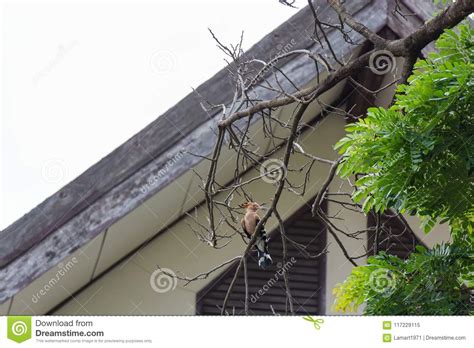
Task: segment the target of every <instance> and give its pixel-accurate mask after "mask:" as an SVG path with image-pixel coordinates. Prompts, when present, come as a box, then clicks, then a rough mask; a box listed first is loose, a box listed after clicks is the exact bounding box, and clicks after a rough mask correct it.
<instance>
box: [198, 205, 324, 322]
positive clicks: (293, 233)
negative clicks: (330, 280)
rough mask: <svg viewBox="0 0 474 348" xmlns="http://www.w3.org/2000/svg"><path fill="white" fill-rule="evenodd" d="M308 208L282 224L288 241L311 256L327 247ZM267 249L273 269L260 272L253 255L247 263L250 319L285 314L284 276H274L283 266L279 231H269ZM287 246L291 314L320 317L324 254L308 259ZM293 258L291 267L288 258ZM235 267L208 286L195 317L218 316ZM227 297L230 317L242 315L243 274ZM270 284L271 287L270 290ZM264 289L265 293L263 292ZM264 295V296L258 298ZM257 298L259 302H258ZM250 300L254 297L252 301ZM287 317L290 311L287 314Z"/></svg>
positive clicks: (321, 226)
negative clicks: (292, 311)
mask: <svg viewBox="0 0 474 348" xmlns="http://www.w3.org/2000/svg"><path fill="white" fill-rule="evenodd" d="M310 209H311V208H310V207H309V206H306V205H305V206H304V208H302V209H301V210H300V211H298V212H297V213H296V214H295V215H294V216H292V217H291V218H290V219H288V220H287V221H286V222H285V231H286V234H287V236H288V237H289V238H291V239H292V240H294V241H295V242H297V243H300V244H302V245H303V246H305V247H306V251H307V252H309V253H310V254H312V255H315V254H318V253H320V252H321V251H323V249H324V247H325V245H326V231H325V229H324V227H323V224H322V223H321V222H320V221H319V220H317V219H315V218H313V217H312V216H311V212H310ZM269 235H270V243H269V249H270V254H271V256H272V258H273V265H272V266H271V267H270V268H269V269H267V270H262V269H260V268H258V265H257V260H256V253H252V255H251V256H250V257H249V258H248V259H247V269H248V284H249V299H250V300H249V315H262V314H264V315H265V314H267V315H271V314H273V311H272V309H271V306H272V307H273V310H274V311H275V313H277V314H285V313H286V309H287V303H286V295H285V284H284V279H283V276H280V275H277V273H276V272H277V270H278V268H277V265H278V264H280V265H281V262H282V257H283V255H282V241H281V235H280V231H279V229H277V230H275V231H272V233H270V234H269ZM287 244H288V262H289V263H288V262H287V265H289V264H290V265H291V266H289V267H288V269H289V272H288V275H289V282H290V289H291V293H292V297H293V304H294V310H295V312H296V313H297V314H300V315H303V314H308V313H310V314H323V313H324V291H325V286H324V283H325V270H326V264H325V261H326V259H325V257H326V256H325V254H323V255H322V256H320V257H317V258H307V257H305V256H304V254H303V253H302V252H301V251H299V250H298V249H297V248H296V247H295V246H293V245H292V244H291V243H289V242H288V243H287ZM292 257H293V258H294V261H295V262H294V263H292V262H291V258H292ZM236 267H237V263H235V264H234V265H232V266H231V267H229V269H227V270H226V271H224V272H223V273H222V274H221V275H220V276H219V277H218V278H217V279H216V280H214V281H213V282H212V283H211V284H210V285H209V286H207V287H206V288H205V289H203V290H202V291H201V292H200V293H198V295H197V314H202V315H215V314H220V308H221V306H222V303H223V301H224V297H225V294H226V292H227V289H228V287H229V284H230V282H231V280H232V278H233V276H234V272H235V269H236ZM240 273H241V274H240V275H239V278H238V280H237V283H236V285H235V287H234V290H233V292H232V294H231V296H230V300H229V302H228V306H227V312H228V313H229V314H235V315H244V304H245V284H244V275H243V270H241V272H240ZM269 284H271V286H269ZM266 286H268V290H267V291H265V289H267V288H266ZM259 290H262V291H264V294H263V295H260V294H258V292H259ZM257 295H258V298H257ZM252 296H253V297H252ZM288 313H289V311H288Z"/></svg>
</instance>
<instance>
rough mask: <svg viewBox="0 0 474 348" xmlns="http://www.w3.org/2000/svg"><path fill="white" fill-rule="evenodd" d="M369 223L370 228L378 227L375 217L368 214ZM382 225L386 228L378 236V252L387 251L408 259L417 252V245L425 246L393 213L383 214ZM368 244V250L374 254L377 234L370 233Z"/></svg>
mask: <svg viewBox="0 0 474 348" xmlns="http://www.w3.org/2000/svg"><path fill="white" fill-rule="evenodd" d="M367 222H368V227H374V226H376V219H375V216H374V215H373V214H368V217H367ZM381 223H382V224H384V226H385V228H384V229H382V230H381V231H380V233H379V236H378V246H377V250H378V251H385V252H387V253H388V254H391V255H396V256H398V257H400V258H402V259H406V258H407V257H408V256H409V255H410V253H411V252H413V251H414V250H415V247H416V246H417V245H423V244H422V243H421V242H420V241H419V240H418V238H416V236H415V235H414V234H413V232H411V230H409V229H408V228H405V226H404V225H403V223H402V222H401V221H400V220H399V219H398V218H397V217H396V216H394V214H393V213H390V212H387V213H385V214H382V215H381ZM367 242H368V248H369V249H368V250H371V251H372V254H373V250H374V248H373V247H374V243H375V232H373V231H371V232H369V234H368V239H367Z"/></svg>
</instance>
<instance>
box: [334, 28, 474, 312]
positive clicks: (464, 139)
mask: <svg viewBox="0 0 474 348" xmlns="http://www.w3.org/2000/svg"><path fill="white" fill-rule="evenodd" d="M436 48H437V52H436V53H432V54H430V55H429V57H428V58H427V59H423V60H419V61H418V62H417V63H416V64H415V67H414V72H413V74H412V76H411V77H410V78H409V79H408V83H407V84H406V85H400V86H398V88H397V91H396V96H395V102H394V104H393V106H391V107H390V108H388V109H385V108H380V107H379V108H371V109H369V110H368V113H367V117H366V118H364V119H360V120H358V122H356V123H354V124H350V125H348V126H347V127H346V130H347V135H346V136H345V137H344V138H343V139H341V140H340V141H339V142H338V144H337V145H336V148H338V149H339V151H340V153H342V154H343V155H344V159H343V161H342V163H341V165H340V166H339V168H338V170H339V174H340V175H341V176H342V177H349V176H351V175H354V174H357V177H358V179H357V181H356V189H355V191H354V195H353V199H354V201H355V202H363V208H364V210H365V211H366V212H367V211H369V210H371V209H374V210H375V211H378V212H383V211H385V210H386V209H388V208H395V209H397V210H398V211H400V212H402V213H409V214H416V215H418V216H420V217H421V218H422V219H423V221H424V228H425V231H426V232H429V231H430V230H431V228H432V227H433V225H434V224H435V222H436V221H441V222H448V223H449V225H450V228H451V235H452V238H453V243H451V244H441V245H438V246H436V247H434V248H433V249H432V250H426V249H425V248H423V247H420V246H419V247H417V250H416V252H414V253H412V254H411V255H410V256H409V258H408V259H407V260H402V259H400V258H398V257H396V256H391V255H388V254H386V253H383V252H381V253H380V254H378V255H375V256H373V257H370V258H369V259H368V264H367V265H365V266H359V267H355V268H354V269H353V270H352V273H351V274H350V275H349V277H348V278H347V279H346V280H345V282H344V283H342V284H338V286H337V287H336V288H335V289H334V293H335V295H336V304H335V308H336V309H337V310H341V311H348V310H357V308H358V306H359V305H361V304H363V303H365V305H366V306H365V309H364V313H365V314H371V315H383V314H390V315H395V314H410V315H421V314H425V315H426V314H431V315H448V314H451V315H454V314H457V315H461V314H473V313H472V307H471V306H469V293H468V291H467V289H469V288H472V287H474V262H473V261H474V258H473V255H474V253H473V245H474V238H473V223H474V204H473V197H474V176H473V174H474V35H473V30H472V28H471V26H470V24H469V23H464V24H462V25H460V26H459V27H458V28H457V30H446V31H445V32H444V34H443V35H441V37H440V38H439V39H438V40H437V42H436Z"/></svg>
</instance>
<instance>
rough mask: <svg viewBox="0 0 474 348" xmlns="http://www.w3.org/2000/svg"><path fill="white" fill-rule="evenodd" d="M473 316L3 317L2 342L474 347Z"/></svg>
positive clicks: (0, 325) (30, 344)
mask: <svg viewBox="0 0 474 348" xmlns="http://www.w3.org/2000/svg"><path fill="white" fill-rule="evenodd" d="M473 324H474V320H473V318H472V317H413V316H406V317H405V316H404V317H356V316H314V317H305V318H303V317H282V316H260V317H217V316H216V317H211V316H188V317H186V316H182V317H173V316H170V317H166V316H134V317H131V316H128V317H125V316H123V317H119V316H116V317H113V316H112V317H111V316H103V317H86V316H84V317H82V316H81V317H66V316H65V317H56V316H47V317H46V316H42V317H0V333H1V335H0V347H18V344H19V343H20V344H21V347H25V348H26V347H33V346H34V347H37V346H39V347H48V348H49V347H58V348H60V347H74V346H79V345H81V346H82V345H84V346H86V345H87V346H88V347H103V346H104V345H109V346H110V347H116V346H119V345H124V346H125V345H126V346H150V347H160V346H161V347H164V346H173V347H174V346H179V347H190V346H194V345H197V346H205V347H206V348H211V347H219V348H221V347H225V348H232V347H236V348H237V347H238V348H243V347H248V346H252V347H255V346H260V345H263V346H264V347H270V346H275V347H284V346H286V347H295V346H296V347H303V346H308V345H311V346H313V347H318V346H319V347H325V346H323V344H327V345H329V344H330V345H331V347H364V348H365V347H371V348H372V347H391V346H394V347H417V348H418V347H435V346H439V347H441V346H443V347H467V346H470V347H473V346H474V333H473V328H474V325H473Z"/></svg>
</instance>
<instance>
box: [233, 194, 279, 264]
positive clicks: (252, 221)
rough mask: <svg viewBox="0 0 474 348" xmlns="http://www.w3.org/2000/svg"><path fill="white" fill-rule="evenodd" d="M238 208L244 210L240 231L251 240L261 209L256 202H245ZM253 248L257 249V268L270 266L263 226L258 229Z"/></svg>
mask: <svg viewBox="0 0 474 348" xmlns="http://www.w3.org/2000/svg"><path fill="white" fill-rule="evenodd" d="M240 207H241V208H244V209H245V210H246V211H245V215H244V217H243V218H242V221H241V224H242V229H243V230H244V233H245V234H246V235H247V237H248V238H252V236H253V234H254V233H255V229H256V228H257V225H258V223H259V222H260V216H258V214H257V212H258V211H259V210H260V209H262V207H261V206H260V205H259V204H258V203H256V202H247V203H244V204H241V205H240ZM255 246H256V248H257V256H258V266H259V267H260V268H263V269H265V268H267V267H268V266H270V265H271V264H272V263H273V261H272V258H271V256H270V254H269V252H268V238H267V233H266V232H265V228H264V226H262V228H261V229H260V235H259V236H258V237H257V241H256V242H255Z"/></svg>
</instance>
